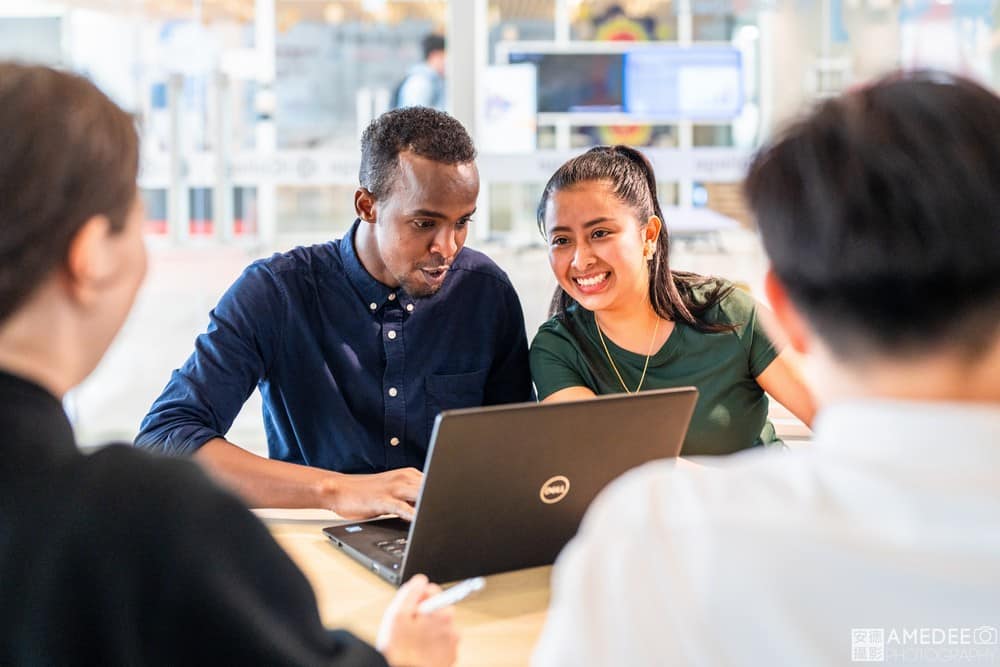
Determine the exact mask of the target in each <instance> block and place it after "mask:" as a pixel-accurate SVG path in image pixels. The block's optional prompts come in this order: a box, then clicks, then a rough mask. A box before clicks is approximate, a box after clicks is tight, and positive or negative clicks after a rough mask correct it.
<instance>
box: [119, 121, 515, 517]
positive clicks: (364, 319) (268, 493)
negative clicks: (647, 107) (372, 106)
mask: <svg viewBox="0 0 1000 667" xmlns="http://www.w3.org/2000/svg"><path fill="white" fill-rule="evenodd" d="M361 150H362V160H361V169H360V174H359V180H360V183H361V186H360V187H359V188H358V190H357V191H356V192H355V196H354V204H355V210H356V211H357V214H358V220H357V221H356V222H355V224H354V226H353V227H352V228H351V230H350V231H349V232H348V233H347V235H346V236H345V237H344V238H342V239H340V240H339V241H334V242H330V243H326V244H321V245H316V246H312V247H309V248H296V249H294V250H292V251H290V252H287V253H284V254H278V255H274V256H273V257H271V258H269V259H265V260H260V261H257V262H254V263H253V264H251V265H250V266H249V267H248V268H247V269H246V270H245V271H244V273H243V275H242V276H241V277H240V278H239V279H238V280H237V281H236V282H235V283H234V284H233V286H232V287H230V288H229V291H228V292H226V294H225V295H224V296H223V297H222V299H221V300H220V301H219V304H218V305H217V306H216V308H215V309H214V310H213V311H212V312H211V313H210V318H211V320H210V323H209V327H208V330H207V331H206V332H205V333H203V334H202V335H200V336H199V337H198V339H197V340H196V341H195V350H194V353H193V354H192V355H191V357H190V358H188V360H187V361H186V362H185V363H184V365H183V366H182V367H181V368H180V369H178V370H175V371H174V373H173V375H172V377H171V379H170V382H169V383H168V384H167V386H166V388H165V389H164V391H163V393H162V394H161V396H160V397H159V398H158V399H157V400H156V402H155V403H154V404H153V407H152V408H151V410H150V412H149V414H148V415H147V416H146V418H145V419H144V420H143V423H142V427H141V431H140V433H139V435H138V436H137V437H136V441H135V444H136V446H138V447H142V448H146V449H151V450H155V451H160V452H167V453H172V454H194V456H195V459H196V460H197V461H199V462H201V463H202V464H204V465H205V466H206V467H207V469H208V470H209V471H210V472H212V473H213V474H214V475H215V477H216V478H217V479H219V480H220V481H222V482H223V483H224V484H226V485H228V486H229V487H231V488H233V489H235V490H236V491H238V492H239V493H240V494H241V495H242V496H243V497H244V498H245V499H246V500H247V501H248V502H249V503H250V504H251V505H253V506H268V507H324V508H329V509H332V510H333V511H335V512H337V513H339V514H341V515H343V516H345V517H351V518H355V517H367V516H375V515H379V514H384V513H395V514H399V515H400V516H402V517H404V518H411V517H412V515H413V503H414V502H415V501H416V496H417V493H418V490H419V486H420V481H421V477H422V473H420V472H419V468H421V467H422V466H423V463H424V457H425V455H426V453H427V445H428V439H429V437H430V429H431V426H432V424H433V422H434V418H435V416H436V415H437V413H438V412H439V411H441V410H444V409H449V408H460V407H471V406H478V405H490V404H498V403H509V402H517V401H526V400H530V398H531V379H530V373H529V370H528V350H527V340H526V337H525V331H524V317H523V314H522V312H521V304H520V302H519V300H518V298H517V295H516V294H515V292H514V289H513V287H512V286H511V284H510V281H509V280H508V278H507V275H506V274H505V273H504V272H503V271H502V270H501V269H500V268H498V267H497V266H496V265H495V264H494V263H493V262H492V261H491V260H490V259H489V258H487V257H486V256H485V255H483V254H481V253H479V252H476V251H475V250H472V249H469V248H463V245H464V243H465V239H466V235H467V233H468V225H469V222H470V219H471V217H472V215H473V213H474V212H475V210H476V198H477V196H478V194H479V174H478V171H477V169H476V166H475V163H474V160H475V148H474V146H473V144H472V140H471V138H470V137H469V135H468V133H467V132H466V131H465V129H464V128H463V127H462V125H461V124H460V123H459V122H458V121H456V120H455V119H453V118H451V117H450V116H448V115H447V114H444V113H442V112H439V111H436V110H433V109H428V108H422V107H411V108H406V109H398V110H395V111H390V112H388V113H386V114H384V115H382V116H381V117H379V118H377V119H376V120H375V121H373V122H372V124H371V125H370V126H369V127H368V128H367V129H366V130H365V133H364V135H363V137H362V140H361ZM254 387H259V388H260V392H261V395H262V397H263V400H264V427H265V431H266V433H267V442H268V451H269V455H270V457H269V458H267V459H265V458H262V457H259V456H256V455H254V454H251V453H250V452H247V451H246V450H244V449H242V448H240V447H238V446H236V445H235V444H233V443H230V442H229V441H227V440H226V439H225V434H226V431H227V430H228V429H229V427H230V426H231V425H232V422H233V419H235V417H236V415H237V413H238V412H239V410H240V408H241V407H242V405H243V403H244V402H245V401H246V399H247V398H248V397H249V396H250V394H251V393H252V392H253V389H254Z"/></svg>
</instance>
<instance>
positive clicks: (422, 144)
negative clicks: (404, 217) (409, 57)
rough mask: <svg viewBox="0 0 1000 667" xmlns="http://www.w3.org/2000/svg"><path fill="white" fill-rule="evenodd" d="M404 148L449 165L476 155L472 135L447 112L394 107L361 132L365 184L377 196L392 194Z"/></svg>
mask: <svg viewBox="0 0 1000 667" xmlns="http://www.w3.org/2000/svg"><path fill="white" fill-rule="evenodd" d="M404 151H410V152H412V153H413V154H415V155H419V156H420V157H423V158H427V159H428V160H433V161H434V162H439V163H441V164H449V165H451V164H467V163H469V162H472V161H473V160H475V159H476V147H475V145H473V143H472V137H470V136H469V133H468V132H466V130H465V128H464V127H463V126H462V124H461V123H459V122H458V121H457V120H455V119H454V118H452V117H451V116H449V115H448V114H446V113H445V112H443V111H438V110H436V109H431V108H429V107H405V108H403V109H394V110H392V111H387V112H386V113H384V114H382V115H381V116H379V117H378V118H376V119H375V120H373V121H372V122H371V124H370V125H369V126H368V127H367V128H365V132H364V134H363V135H361V169H360V171H359V173H358V180H359V182H360V183H361V187H363V188H366V189H367V190H368V191H369V192H371V193H372V195H374V196H375V198H376V199H381V198H382V197H385V196H386V195H388V194H389V191H390V190H391V186H392V182H393V180H394V177H395V175H396V172H397V171H398V169H399V154H400V153H402V152H404Z"/></svg>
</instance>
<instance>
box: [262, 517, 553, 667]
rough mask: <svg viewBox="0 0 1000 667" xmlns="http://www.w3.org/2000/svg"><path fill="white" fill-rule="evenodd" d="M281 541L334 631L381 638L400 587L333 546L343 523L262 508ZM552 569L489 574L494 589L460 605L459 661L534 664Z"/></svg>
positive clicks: (368, 638)
mask: <svg viewBox="0 0 1000 667" xmlns="http://www.w3.org/2000/svg"><path fill="white" fill-rule="evenodd" d="M257 514H258V516H260V517H261V518H262V519H264V521H265V522H266V523H267V525H268V527H269V528H270V530H271V533H272V534H273V535H274V537H275V539H276V540H277V541H278V543H279V544H280V545H281V546H282V547H283V548H284V549H285V550H286V551H287V552H288V553H289V555H291V557H292V559H293V560H294V561H295V562H296V563H297V564H298V566H299V567H300V568H302V570H303V571H304V572H305V573H306V576H307V577H308V578H309V581H310V582H311V583H312V585H313V589H314V590H315V591H316V598H317V601H318V603H319V609H320V614H321V615H322V617H323V622H324V623H325V624H326V625H327V626H328V627H334V628H347V629H348V630H350V631H351V632H353V633H355V634H356V635H358V636H359V637H361V638H363V639H365V640H366V641H368V642H374V641H375V634H376V632H377V631H378V626H379V621H380V620H381V618H382V612H383V611H384V610H385V608H386V606H387V605H388V604H389V600H390V599H392V596H393V594H394V593H395V591H396V589H395V588H393V587H392V586H391V585H389V584H388V583H386V582H385V581H383V580H382V579H380V578H379V577H377V576H376V575H375V574H373V573H372V572H370V571H368V570H367V569H365V568H364V567H362V566H361V565H360V564H359V563H357V562H356V561H354V560H352V559H350V558H349V557H347V556H345V555H344V554H343V553H341V552H340V550H338V549H337V548H336V547H334V546H333V545H332V544H330V542H329V540H328V539H327V538H326V537H325V536H324V535H323V533H322V532H321V529H322V528H323V527H324V526H328V525H330V524H332V523H335V522H336V519H337V517H336V515H335V514H332V513H330V512H324V511H322V510H258V512H257ZM551 570H552V568H551V567H536V568H532V569H529V570H519V571H516V572H507V573H504V574H497V575H493V576H490V577H487V581H486V588H485V589H484V590H482V591H480V592H479V593H477V594H476V595H474V596H472V597H470V598H468V599H467V600H464V601H462V602H461V603H459V604H458V605H457V606H456V607H455V624H456V626H457V627H458V630H459V633H460V635H461V641H460V643H459V652H458V664H459V665H462V666H469V667H471V666H473V665H483V666H485V665H504V666H507V665H527V664H528V662H529V659H530V657H531V651H532V648H533V647H534V645H535V643H536V642H537V640H538V635H539V634H540V633H541V630H542V624H543V623H544V621H545V614H546V611H547V609H548V606H549V576H550V574H551Z"/></svg>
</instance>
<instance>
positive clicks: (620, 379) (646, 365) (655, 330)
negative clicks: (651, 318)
mask: <svg viewBox="0 0 1000 667" xmlns="http://www.w3.org/2000/svg"><path fill="white" fill-rule="evenodd" d="M594 325H595V326H597V337H598V338H600V339H601V347H603V348H604V354H606V355H608V361H610V362H611V369H612V370H613V371H614V372H615V375H617V376H618V381H619V382H621V383H622V389H624V390H625V393H626V394H638V393H639V390H640V389H642V383H643V382H644V381H645V380H646V369H647V368H649V358H650V357H651V356H653V344H654V343H655V342H656V332H657V331H659V330H660V318H659V317H657V318H656V325H655V326H654V327H653V337H652V338H650V339H649V350H647V351H646V363H645V364H643V366H642V375H641V376H640V377H639V386H637V387H636V388H635V391H629V388H628V385H626V384H625V380H624V379H622V374H621V373H619V372H618V367H617V366H615V360H614V359H612V358H611V352H610V350H608V344H607V343H605V342H604V334H603V333H601V324H600V322H598V321H597V315H596V314H595V315H594Z"/></svg>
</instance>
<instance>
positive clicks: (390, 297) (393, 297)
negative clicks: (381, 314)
mask: <svg viewBox="0 0 1000 667" xmlns="http://www.w3.org/2000/svg"><path fill="white" fill-rule="evenodd" d="M395 300H396V293H395V292H389V301H395Z"/></svg>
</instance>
